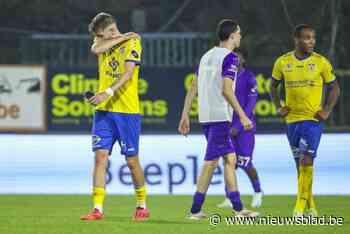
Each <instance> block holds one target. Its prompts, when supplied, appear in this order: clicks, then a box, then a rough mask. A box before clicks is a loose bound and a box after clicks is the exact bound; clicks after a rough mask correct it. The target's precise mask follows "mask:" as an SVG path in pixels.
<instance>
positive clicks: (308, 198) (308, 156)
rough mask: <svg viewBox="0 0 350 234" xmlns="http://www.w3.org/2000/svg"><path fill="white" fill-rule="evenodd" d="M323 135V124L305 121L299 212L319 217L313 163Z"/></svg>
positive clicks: (302, 142)
mask: <svg viewBox="0 0 350 234" xmlns="http://www.w3.org/2000/svg"><path fill="white" fill-rule="evenodd" d="M321 133H322V124H320V123H318V122H314V121H305V122H303V125H302V133H301V134H302V137H301V139H302V140H301V141H300V146H299V148H300V153H301V157H300V167H299V184H300V187H299V194H298V195H299V201H298V202H299V203H298V204H297V207H296V208H297V210H298V211H300V210H302V209H304V212H307V213H309V214H310V215H312V216H317V209H316V203H315V201H314V198H313V195H312V184H313V161H314V158H315V157H316V152H317V148H318V145H319V143H320V139H321Z"/></svg>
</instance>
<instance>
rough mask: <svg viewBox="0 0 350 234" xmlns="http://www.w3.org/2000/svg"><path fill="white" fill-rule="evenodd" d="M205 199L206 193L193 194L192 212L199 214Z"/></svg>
mask: <svg viewBox="0 0 350 234" xmlns="http://www.w3.org/2000/svg"><path fill="white" fill-rule="evenodd" d="M204 200H205V193H200V192H196V193H195V194H194V195H193V202H192V208H191V213H192V214H197V213H198V212H199V211H201V209H202V205H203V202H204Z"/></svg>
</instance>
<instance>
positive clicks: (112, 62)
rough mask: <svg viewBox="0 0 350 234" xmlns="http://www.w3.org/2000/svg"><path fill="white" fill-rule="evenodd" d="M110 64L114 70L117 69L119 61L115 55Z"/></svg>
mask: <svg viewBox="0 0 350 234" xmlns="http://www.w3.org/2000/svg"><path fill="white" fill-rule="evenodd" d="M108 64H109V66H110V67H111V68H112V69H113V71H115V70H117V67H118V66H119V63H118V61H117V60H116V59H115V58H114V57H113V58H112V59H111V61H109V63H108Z"/></svg>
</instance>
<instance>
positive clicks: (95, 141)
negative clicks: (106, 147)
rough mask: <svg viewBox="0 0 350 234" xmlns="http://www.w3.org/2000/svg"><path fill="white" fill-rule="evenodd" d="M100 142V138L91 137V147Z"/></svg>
mask: <svg viewBox="0 0 350 234" xmlns="http://www.w3.org/2000/svg"><path fill="white" fill-rule="evenodd" d="M100 141H101V137H99V136H97V135H92V145H93V146H94V147H96V146H97V144H98V143H99V142H100Z"/></svg>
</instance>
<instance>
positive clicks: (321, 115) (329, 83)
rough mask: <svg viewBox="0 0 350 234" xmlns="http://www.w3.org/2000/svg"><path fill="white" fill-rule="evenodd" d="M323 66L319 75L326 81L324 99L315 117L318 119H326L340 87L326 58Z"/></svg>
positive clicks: (336, 98) (335, 101)
mask: <svg viewBox="0 0 350 234" xmlns="http://www.w3.org/2000/svg"><path fill="white" fill-rule="evenodd" d="M323 67H324V68H323V71H322V73H321V75H322V77H323V80H324V81H325V83H326V101H325V104H324V106H323V107H322V110H320V111H318V112H317V113H316V116H315V117H316V118H317V119H318V120H323V121H324V120H327V119H328V117H329V114H330V113H331V112H332V110H333V108H334V106H335V104H336V103H337V100H338V97H339V94H340V87H339V83H338V81H337V80H336V78H335V76H334V73H333V68H332V65H331V64H330V63H329V62H328V60H326V59H325V60H324V66H323Z"/></svg>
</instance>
